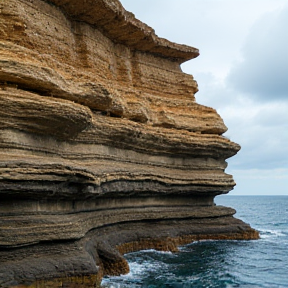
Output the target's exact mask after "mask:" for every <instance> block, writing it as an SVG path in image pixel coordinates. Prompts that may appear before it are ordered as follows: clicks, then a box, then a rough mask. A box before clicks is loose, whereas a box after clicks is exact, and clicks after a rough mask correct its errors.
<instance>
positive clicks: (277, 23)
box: [228, 6, 288, 101]
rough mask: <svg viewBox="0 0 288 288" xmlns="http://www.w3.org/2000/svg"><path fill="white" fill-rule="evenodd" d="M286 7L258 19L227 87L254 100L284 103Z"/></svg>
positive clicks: (287, 60) (287, 74)
mask: <svg viewBox="0 0 288 288" xmlns="http://www.w3.org/2000/svg"><path fill="white" fill-rule="evenodd" d="M287 27H288V6H286V8H285V9H283V10H282V11H280V12H272V13H269V14H266V15H265V16H264V17H262V18H261V19H260V20H259V21H257V23H256V24H255V25H254V27H253V28H252V30H251V33H250V35H249V36H248V37H247V40H246V43H245V45H244V47H243V57H244V59H243V62H241V63H239V64H237V65H235V66H234V67H233V68H232V70H231V73H230V75H229V76H228V83H229V84H231V85H232V86H233V87H234V88H235V89H236V90H238V91H242V92H244V93H247V94H249V96H250V97H254V98H255V99H258V100H265V101H267V100H268V101H273V100H288V34H287Z"/></svg>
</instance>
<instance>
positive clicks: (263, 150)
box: [121, 0, 288, 195]
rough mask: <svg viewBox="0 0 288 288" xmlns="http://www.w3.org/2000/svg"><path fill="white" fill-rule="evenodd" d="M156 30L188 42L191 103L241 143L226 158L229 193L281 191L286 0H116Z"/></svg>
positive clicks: (287, 108)
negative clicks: (193, 53)
mask: <svg viewBox="0 0 288 288" xmlns="http://www.w3.org/2000/svg"><path fill="white" fill-rule="evenodd" d="M121 2H122V4H123V6H124V7H125V8H126V10H128V11H131V12H133V13H134V14H135V15H136V17H137V18H138V19H140V20H141V21H143V22H145V23H146V24H148V25H149V26H151V27H152V28H154V29H155V31H156V33H157V34H158V35H159V36H160V37H164V38H167V39H169V40H171V41H174V42H177V43H183V44H187V45H190V46H194V47H196V48H198V49H199V50H200V56H199V57H198V58H196V59H193V60H191V61H188V62H186V63H184V64H183V65H182V69H183V71H184V72H185V73H189V74H192V75H193V76H194V77H195V79H196V80H197V82H198V84H199V89H200V91H199V92H198V93H197V94H196V100H197V102H198V103H201V104H204V105H207V106H211V107H213V108H215V109H217V111H218V112H219V114H220V115H221V117H222V118H223V119H224V122H225V124H226V125H227V127H228V129H229V130H228V132H227V133H226V136H227V137H229V138H230V139H231V140H232V141H235V142H237V143H239V144H240V145H241V146H242V149H241V151H240V152H239V153H238V154H237V155H236V156H234V157H232V158H230V159H229V160H228V163H229V165H228V169H227V173H230V174H233V176H234V178H235V180H236V182H237V186H236V188H235V190H234V191H233V192H231V194H240V195H245V194H259V195H261V194H282V195H283V194H284V195H288V188H287V187H288V33H287V27H288V3H287V1H286V0H233V1H231V0H177V1H176V0H122V1H121Z"/></svg>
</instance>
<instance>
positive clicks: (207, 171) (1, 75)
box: [0, 0, 258, 287]
mask: <svg viewBox="0 0 288 288" xmlns="http://www.w3.org/2000/svg"><path fill="white" fill-rule="evenodd" d="M0 13H1V14H0V160H1V161H0V197H1V198H0V199H1V201H0V287H10V286H18V287H20V286H19V285H26V286H21V287H27V286H29V285H32V284H33V283H34V284H33V285H34V286H31V287H64V286H63V285H68V284H67V283H77V284H78V286H77V287H97V285H98V284H99V282H100V280H101V277H102V276H103V275H104V274H120V273H126V272H128V270H129V267H128V264H127V262H126V261H125V259H124V258H123V256H122V255H123V254H124V253H127V252H131V251H135V250H140V249H146V248H156V249H159V250H171V251H176V250H177V246H178V245H181V244H185V243H189V242H191V241H193V240H198V239H256V238H257V237H258V233H257V232H256V231H255V230H253V229H251V228H250V226H249V225H247V224H245V223H243V222H242V221H240V220H237V219H235V218H233V214H234V213H235V210H233V209H232V208H226V207H218V206H215V205H214V201H213V199H214V197H215V196H216V195H220V194H224V193H228V192H229V191H230V190H231V189H233V186H234V185H235V183H234V181H233V178H232V176H231V175H227V174H225V172H224V170H225V168H226V165H227V164H226V162H225V159H227V158H229V157H231V156H233V155H235V154H236V153H237V151H238V150H239V149H240V146H239V145H238V144H235V143H233V142H231V141H230V140H228V139H227V138H225V137H223V136H221V135H222V134H223V133H224V132H225V131H226V130H227V128H226V126H225V125H224V123H223V121H222V119H221V117H220V116H219V115H218V114H217V112H216V111H215V110H214V109H212V108H209V107H205V106H203V105H199V104H197V103H196V102H195V97H194V94H195V93H196V92H197V91H198V87H197V83H196V81H195V80H194V79H193V77H192V76H191V75H187V74H185V73H183V72H182V71H181V68H180V64H181V63H183V62H184V61H187V60H189V59H192V58H195V57H197V56H198V54H199V52H198V50H197V49H196V48H192V47H188V46H184V45H179V44H175V43H172V42H169V41H168V40H166V39H162V38H159V37H158V36H157V35H156V34H155V32H154V30H153V29H152V28H150V27H148V26H147V25H145V24H144V23H142V22H140V21H139V20H137V19H135V17H134V15H133V14H132V13H129V12H127V11H125V10H124V8H123V7H122V5H121V4H120V2H119V1H117V0H90V1H78V0H77V1H76V0H50V1H43V0H9V1H8V0H3V1H1V2H0ZM65 287H66V286H65ZM67 287H68V286H67ZM71 287H72V286H71ZM73 287H76V286H73Z"/></svg>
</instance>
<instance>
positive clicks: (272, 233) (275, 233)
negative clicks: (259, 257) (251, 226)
mask: <svg viewBox="0 0 288 288" xmlns="http://www.w3.org/2000/svg"><path fill="white" fill-rule="evenodd" d="M259 231H260V236H261V238H263V239H267V238H277V237H285V236H286V237H287V235H286V234H284V233H283V231H281V230H271V229H259Z"/></svg>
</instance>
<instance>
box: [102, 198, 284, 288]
mask: <svg viewBox="0 0 288 288" xmlns="http://www.w3.org/2000/svg"><path fill="white" fill-rule="evenodd" d="M215 202H216V204H217V205H223V206H228V207H233V208H235V209H236V210H237V214H236V215H235V216H236V217H237V218H240V219H241V220H243V221H245V222H247V223H249V224H250V225H251V227H253V228H255V229H257V230H258V231H259V232H260V237H261V238H260V239H259V240H251V241H235V240H233V241H214V240H213V241H212V240H210V241H209V240H208V241H198V242H194V243H191V244H189V245H186V246H182V247H180V251H179V252H178V253H170V252H158V251H155V250H145V251H139V252H134V253H129V254H127V255H125V258H126V259H127V260H128V262H129V266H130V270H131V271H130V273H129V274H127V275H123V276H120V277H105V278H104V279H103V281H102V285H103V287H105V288H126V287H127V288H138V287H139V288H140V287H143V288H160V287H161V288H168V287H169V288H190V287H193V288H200V287H201V288H202V287H211V288H230V287H243V288H258V287H265V288H284V287H285V288H288V196H236V195H221V196H218V197H216V199H215Z"/></svg>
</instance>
